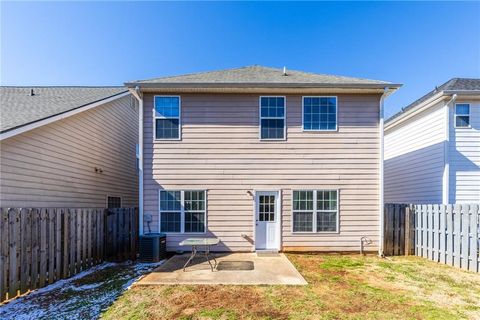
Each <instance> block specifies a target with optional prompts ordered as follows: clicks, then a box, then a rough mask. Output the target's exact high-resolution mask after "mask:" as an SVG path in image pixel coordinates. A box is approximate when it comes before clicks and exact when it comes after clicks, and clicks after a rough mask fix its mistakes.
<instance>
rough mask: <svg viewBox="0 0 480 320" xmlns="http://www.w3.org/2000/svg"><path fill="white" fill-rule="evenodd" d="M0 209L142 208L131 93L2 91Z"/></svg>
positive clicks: (47, 89)
mask: <svg viewBox="0 0 480 320" xmlns="http://www.w3.org/2000/svg"><path fill="white" fill-rule="evenodd" d="M0 112H1V118H0V122H1V125H0V207H67V208H73V207H77V208H78V207H118V206H123V207H131V206H137V204H138V200H137V199H138V173H137V170H136V166H137V165H136V149H135V146H136V144H137V143H138V106H137V105H136V100H135V99H134V98H133V97H132V96H131V95H130V94H129V92H128V90H127V89H126V88H125V87H0Z"/></svg>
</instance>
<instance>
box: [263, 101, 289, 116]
mask: <svg viewBox="0 0 480 320" xmlns="http://www.w3.org/2000/svg"><path fill="white" fill-rule="evenodd" d="M260 109H261V111H260V115H261V117H274V118H283V117H284V115H285V99H284V98H283V97H262V98H261V101H260Z"/></svg>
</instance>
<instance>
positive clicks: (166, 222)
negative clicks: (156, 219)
mask: <svg viewBox="0 0 480 320" xmlns="http://www.w3.org/2000/svg"><path fill="white" fill-rule="evenodd" d="M180 216H181V213H180V212H162V213H161V216H160V219H161V224H160V231H161V232H180V222H181V220H180Z"/></svg>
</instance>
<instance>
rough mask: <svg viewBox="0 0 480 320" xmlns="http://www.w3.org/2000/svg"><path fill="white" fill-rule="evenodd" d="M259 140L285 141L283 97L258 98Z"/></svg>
mask: <svg viewBox="0 0 480 320" xmlns="http://www.w3.org/2000/svg"><path fill="white" fill-rule="evenodd" d="M260 139H261V140H284V139H285V97H260Z"/></svg>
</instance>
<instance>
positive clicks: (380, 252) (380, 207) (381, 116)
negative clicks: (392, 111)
mask: <svg viewBox="0 0 480 320" xmlns="http://www.w3.org/2000/svg"><path fill="white" fill-rule="evenodd" d="M388 92H389V88H388V87H385V88H384V91H383V94H382V96H381V97H380V110H379V120H380V121H379V140H380V173H379V181H378V183H379V186H378V188H379V200H380V201H379V204H378V211H379V214H380V244H379V246H378V255H379V256H381V257H383V241H384V238H385V237H384V232H385V230H384V229H385V226H384V212H383V210H384V203H383V202H384V197H383V191H384V187H383V182H384V181H383V167H384V164H383V152H384V141H383V140H384V139H383V125H384V124H383V121H384V102H385V98H386V97H387V96H388Z"/></svg>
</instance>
